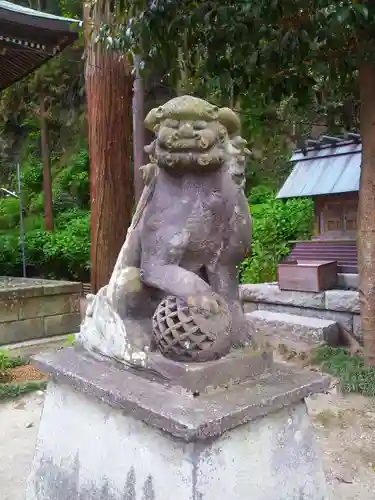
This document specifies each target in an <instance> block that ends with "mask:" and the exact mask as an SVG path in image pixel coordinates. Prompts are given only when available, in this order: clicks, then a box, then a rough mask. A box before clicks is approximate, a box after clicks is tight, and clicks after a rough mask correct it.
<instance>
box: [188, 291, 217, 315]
mask: <svg viewBox="0 0 375 500" xmlns="http://www.w3.org/2000/svg"><path fill="white" fill-rule="evenodd" d="M187 303H188V306H189V307H196V308H197V309H203V310H204V311H207V312H209V313H212V314H218V313H219V312H220V311H221V305H220V304H219V302H218V301H217V299H216V298H215V297H213V296H209V295H194V296H192V297H189V299H188V301H187Z"/></svg>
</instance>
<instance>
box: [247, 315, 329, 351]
mask: <svg viewBox="0 0 375 500" xmlns="http://www.w3.org/2000/svg"><path fill="white" fill-rule="evenodd" d="M246 317H247V319H248V320H249V321H250V323H251V326H252V328H253V329H254V330H255V331H258V332H260V333H261V332H263V333H264V335H265V337H266V339H270V340H271V341H272V342H270V343H271V344H274V343H275V341H277V342H279V343H283V344H285V345H286V346H288V345H290V346H293V347H294V344H296V345H298V344H300V343H303V344H305V345H306V347H308V346H315V345H319V344H320V343H322V342H327V343H328V344H330V345H336V344H337V342H338V338H339V327H338V325H337V323H336V322H335V321H330V320H324V319H319V318H309V317H306V316H296V315H292V314H285V313H275V312H270V311H253V312H251V313H248V314H246Z"/></svg>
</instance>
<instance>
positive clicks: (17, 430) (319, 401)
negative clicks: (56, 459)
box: [0, 388, 375, 500]
mask: <svg viewBox="0 0 375 500" xmlns="http://www.w3.org/2000/svg"><path fill="white" fill-rule="evenodd" d="M43 398H44V394H43V393H42V392H38V393H34V394H31V395H28V396H25V397H23V398H21V399H18V400H17V401H13V402H10V403H2V404H0V422H1V425H0V456H1V461H0V498H1V500H24V488H25V482H26V479H27V476H28V473H29V468H30V465H31V461H32V458H33V453H34V446H35V441H36V436H37V429H38V423H39V419H40V415H41V411H42V405H43ZM308 407H309V412H310V415H311V418H312V422H313V424H314V427H315V429H316V436H317V445H318V449H319V450H320V452H321V455H322V458H323V464H324V469H325V472H326V476H327V482H328V488H329V493H330V500H337V499H340V500H370V499H371V500H373V499H374V491H375V401H374V400H370V399H367V398H364V397H361V396H358V395H347V396H342V395H340V394H339V393H338V392H337V391H336V389H335V388H333V389H332V390H331V391H330V393H329V394H320V395H316V396H314V397H312V398H310V399H309V401H308ZM51 500H52V499H51Z"/></svg>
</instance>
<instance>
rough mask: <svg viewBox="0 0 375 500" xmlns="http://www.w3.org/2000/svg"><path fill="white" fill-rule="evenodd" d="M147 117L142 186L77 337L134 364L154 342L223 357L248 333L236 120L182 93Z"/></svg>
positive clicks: (177, 354) (200, 357)
mask: <svg viewBox="0 0 375 500" xmlns="http://www.w3.org/2000/svg"><path fill="white" fill-rule="evenodd" d="M145 124H146V127H147V128H149V129H150V130H152V131H153V132H154V133H155V135H156V139H155V140H154V141H153V143H152V144H150V145H149V146H148V147H147V148H146V151H147V152H148V154H149V156H150V163H149V164H148V165H146V166H145V167H143V174H144V180H145V188H144V191H143V193H142V197H141V199H140V201H139V204H138V207H137V210H136V213H135V215H134V217H133V220H132V224H131V226H130V228H129V231H128V235H127V238H126V241H125V243H124V245H123V248H122V249H121V252H120V254H119V256H118V259H117V263H116V265H115V268H114V271H113V274H112V277H111V279H110V282H109V284H108V285H107V286H105V287H104V288H102V289H101V290H100V291H99V292H98V294H97V295H95V296H92V295H91V296H88V299H89V305H88V308H87V312H86V318H85V319H84V321H83V323H82V326H81V331H80V334H79V336H78V341H79V343H80V344H81V345H83V346H84V347H86V348H87V349H90V350H92V351H97V352H99V353H101V354H104V355H106V356H109V357H112V358H115V359H117V360H118V361H121V362H124V363H128V364H130V365H135V366H144V367H147V366H148V365H147V359H148V353H150V352H152V351H155V350H160V351H161V352H162V353H163V354H164V355H165V356H167V357H169V358H171V359H174V360H176V361H182V360H186V361H208V360H213V359H217V358H218V357H221V356H224V355H225V354H227V353H228V352H229V350H230V348H231V347H232V346H236V345H245V344H247V343H248V342H249V337H250V335H249V325H248V323H247V321H246V319H245V316H244V313H243V310H242V306H241V304H240V301H239V296H238V282H237V265H238V264H239V263H240V262H241V260H242V259H243V258H244V257H245V256H246V255H247V254H248V251H249V249H250V245H251V219H250V214H249V209H248V204H247V200H246V198H245V196H244V193H243V189H242V188H243V184H244V169H245V156H246V154H247V150H246V149H245V141H244V140H243V139H242V138H241V137H240V135H239V129H240V122H239V119H238V117H237V115H236V114H235V113H234V112H233V111H231V110H230V109H228V108H218V107H216V106H213V105H211V104H209V103H207V102H206V101H203V100H201V99H198V98H195V97H191V96H183V97H177V98H175V99H172V100H171V101H169V102H167V103H166V104H165V105H164V106H161V107H159V108H157V109H153V110H152V111H150V113H149V114H148V116H147V117H146V120H145Z"/></svg>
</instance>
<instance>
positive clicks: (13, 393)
mask: <svg viewBox="0 0 375 500" xmlns="http://www.w3.org/2000/svg"><path fill="white" fill-rule="evenodd" d="M29 364H30V360H29V359H27V358H23V357H21V356H16V357H12V356H10V355H9V353H8V351H4V350H0V401H4V400H6V399H14V398H17V397H18V396H21V395H22V394H27V393H28V392H32V391H38V390H44V389H45V388H46V386H47V382H46V381H45V380H30V381H28V380H25V381H22V382H12V381H9V379H11V373H12V370H13V369H15V368H17V367H20V366H26V365H29Z"/></svg>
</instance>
